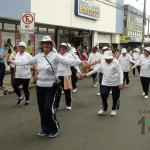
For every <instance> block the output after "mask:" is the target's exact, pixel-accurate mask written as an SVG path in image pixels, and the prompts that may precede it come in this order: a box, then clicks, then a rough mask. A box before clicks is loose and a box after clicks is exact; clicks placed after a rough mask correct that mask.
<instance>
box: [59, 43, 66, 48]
mask: <svg viewBox="0 0 150 150" xmlns="http://www.w3.org/2000/svg"><path fill="white" fill-rule="evenodd" d="M59 46H65V47H66V48H68V45H67V44H66V43H61V44H60V45H59Z"/></svg>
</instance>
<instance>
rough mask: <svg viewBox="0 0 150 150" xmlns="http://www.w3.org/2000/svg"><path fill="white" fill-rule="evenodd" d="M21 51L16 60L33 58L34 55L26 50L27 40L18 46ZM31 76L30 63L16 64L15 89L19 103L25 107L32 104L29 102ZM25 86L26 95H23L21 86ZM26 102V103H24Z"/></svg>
mask: <svg viewBox="0 0 150 150" xmlns="http://www.w3.org/2000/svg"><path fill="white" fill-rule="evenodd" d="M18 49H19V52H18V53H17V54H16V57H15V60H16V61H19V60H27V59H31V58H32V56H31V55H30V54H29V53H28V52H26V43H25V42H20V43H19V46H18ZM30 78H31V70H30V65H24V66H19V65H16V72H15V81H14V85H13V88H14V91H15V93H16V94H17V96H18V102H17V105H19V106H20V105H22V104H24V106H25V107H28V106H30V102H29V94H30V93H29V89H28V87H29V82H30ZM20 85H22V86H23V91H24V97H23V96H22V95H21V92H20V89H19V86H20ZM24 102H25V103H24Z"/></svg>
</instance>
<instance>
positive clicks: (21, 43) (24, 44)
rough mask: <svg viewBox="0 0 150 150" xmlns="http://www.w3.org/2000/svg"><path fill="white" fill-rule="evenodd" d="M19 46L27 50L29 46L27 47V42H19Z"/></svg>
mask: <svg viewBox="0 0 150 150" xmlns="http://www.w3.org/2000/svg"><path fill="white" fill-rule="evenodd" d="M18 46H23V47H25V48H27V46H26V43H25V42H19V45H18Z"/></svg>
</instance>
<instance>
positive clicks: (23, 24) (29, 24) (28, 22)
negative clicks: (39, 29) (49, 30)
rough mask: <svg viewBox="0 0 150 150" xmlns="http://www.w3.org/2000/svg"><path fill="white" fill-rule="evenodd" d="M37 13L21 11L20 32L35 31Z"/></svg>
mask: <svg viewBox="0 0 150 150" xmlns="http://www.w3.org/2000/svg"><path fill="white" fill-rule="evenodd" d="M34 25H35V13H21V19H20V32H21V33H26V34H28V33H30V34H33V33H34Z"/></svg>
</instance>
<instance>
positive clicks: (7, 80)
mask: <svg viewBox="0 0 150 150" xmlns="http://www.w3.org/2000/svg"><path fill="white" fill-rule="evenodd" d="M3 86H4V90H3V91H0V96H4V95H5V94H8V93H12V92H13V88H12V86H11V79H10V74H6V75H5V78H4V84H3ZM35 86H36V84H33V78H31V80H30V84H29V89H32V88H35ZM20 88H22V86H20Z"/></svg>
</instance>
